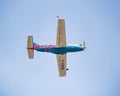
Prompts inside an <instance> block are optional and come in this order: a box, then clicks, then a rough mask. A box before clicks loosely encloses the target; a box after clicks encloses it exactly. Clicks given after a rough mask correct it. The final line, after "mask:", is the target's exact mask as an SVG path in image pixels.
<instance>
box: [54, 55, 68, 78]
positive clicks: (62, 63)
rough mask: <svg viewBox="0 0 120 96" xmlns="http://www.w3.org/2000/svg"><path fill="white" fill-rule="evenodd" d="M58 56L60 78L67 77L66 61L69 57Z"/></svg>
mask: <svg viewBox="0 0 120 96" xmlns="http://www.w3.org/2000/svg"><path fill="white" fill-rule="evenodd" d="M56 56H57V63H58V70H59V76H65V75H66V59H67V55H66V54H64V55H56Z"/></svg>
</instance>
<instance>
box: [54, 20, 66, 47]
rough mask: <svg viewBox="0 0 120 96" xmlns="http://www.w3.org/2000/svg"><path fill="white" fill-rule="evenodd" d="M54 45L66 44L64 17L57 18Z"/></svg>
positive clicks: (61, 45)
mask: <svg viewBox="0 0 120 96" xmlns="http://www.w3.org/2000/svg"><path fill="white" fill-rule="evenodd" d="M56 46H57V47H65V46H66V32H65V21H64V19H61V18H58V26H57V38H56Z"/></svg>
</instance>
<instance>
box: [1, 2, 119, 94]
mask: <svg viewBox="0 0 120 96" xmlns="http://www.w3.org/2000/svg"><path fill="white" fill-rule="evenodd" d="M56 16H60V17H62V18H64V19H65V21H66V34H67V43H68V44H69V43H72V44H73V43H75V44H79V43H82V41H86V44H87V46H88V48H87V50H86V51H85V52H79V53H73V54H68V55H67V57H68V58H67V67H68V68H69V69H70V70H69V71H68V72H67V76H66V77H64V78H60V77H59V76H58V69H57V62H56V56H55V55H54V54H49V53H48V54H47V53H38V52H35V58H34V59H33V60H29V59H28V57H27V51H26V43H27V42H26V41H27V36H28V35H33V36H34V41H35V42H37V43H39V44H55V42H56V30H57V28H56V27H57V19H56ZM0 34H1V35H0V44H1V48H0V49H1V50H0V96H120V91H119V89H120V42H119V41H120V1H119V0H74V1H73V0H0Z"/></svg>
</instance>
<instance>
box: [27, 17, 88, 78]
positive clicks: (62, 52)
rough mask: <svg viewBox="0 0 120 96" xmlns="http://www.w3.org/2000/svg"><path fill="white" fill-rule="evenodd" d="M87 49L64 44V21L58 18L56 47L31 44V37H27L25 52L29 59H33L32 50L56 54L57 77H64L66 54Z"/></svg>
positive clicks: (83, 45) (81, 45)
mask: <svg viewBox="0 0 120 96" xmlns="http://www.w3.org/2000/svg"><path fill="white" fill-rule="evenodd" d="M86 48H87V47H86V46H85V42H83V44H78V45H77V44H76V45H75V44H73V45H72V44H71V45H67V44H66V32H65V21H64V19H62V18H59V17H58V26H57V37H56V45H38V44H37V43H34V42H33V36H28V42H27V51H28V57H29V59H32V58H34V50H37V51H40V52H48V53H53V54H56V57H57V63H58V70H59V76H66V70H68V69H67V68H66V62H67V53H69V52H78V51H84V50H85V49H86Z"/></svg>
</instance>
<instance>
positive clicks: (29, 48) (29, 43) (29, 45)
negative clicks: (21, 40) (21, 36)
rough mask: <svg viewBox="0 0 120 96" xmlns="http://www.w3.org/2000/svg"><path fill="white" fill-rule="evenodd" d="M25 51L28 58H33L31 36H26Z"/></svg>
mask: <svg viewBox="0 0 120 96" xmlns="http://www.w3.org/2000/svg"><path fill="white" fill-rule="evenodd" d="M27 51H28V57H29V59H33V58H34V49H33V36H28V41H27Z"/></svg>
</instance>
